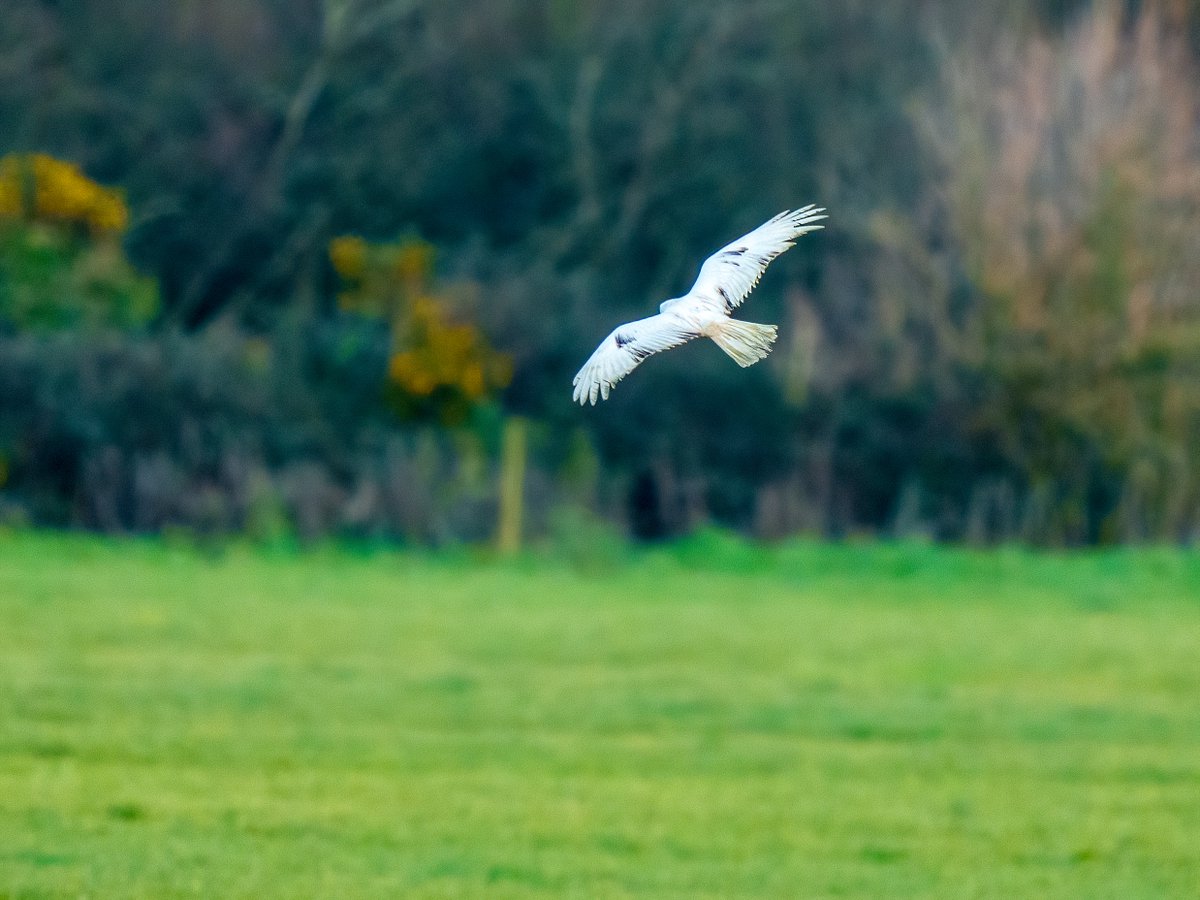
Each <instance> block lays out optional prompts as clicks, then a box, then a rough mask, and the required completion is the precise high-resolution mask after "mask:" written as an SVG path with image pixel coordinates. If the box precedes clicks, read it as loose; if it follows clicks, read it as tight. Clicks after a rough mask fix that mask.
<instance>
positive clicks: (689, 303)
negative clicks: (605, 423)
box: [574, 205, 826, 405]
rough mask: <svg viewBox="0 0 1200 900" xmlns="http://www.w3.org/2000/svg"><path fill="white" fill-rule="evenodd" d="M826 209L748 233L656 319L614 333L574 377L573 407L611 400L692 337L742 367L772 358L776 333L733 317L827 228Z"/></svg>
mask: <svg viewBox="0 0 1200 900" xmlns="http://www.w3.org/2000/svg"><path fill="white" fill-rule="evenodd" d="M824 212H825V210H824V209H818V208H817V207H815V206H811V205H810V206H806V207H804V208H803V209H798V210H796V211H795V212H781V213H780V214H779V215H777V216H776V217H775V218H773V219H771V220H770V221H769V222H764V223H763V224H762V225H759V226H758V227H757V228H755V229H754V230H753V231H751V232H750V233H749V234H747V235H745V236H743V237H740V238H738V239H737V240H736V241H734V242H733V243H731V244H728V245H727V246H725V247H722V248H721V249H720V250H718V251H717V252H716V253H714V254H713V255H712V256H710V257H709V258H708V259H706V260H705V261H704V265H702V266H701V267H700V274H699V276H697V278H696V283H695V284H693V285H692V289H691V290H690V291H688V292H687V293H686V294H684V295H683V296H682V297H677V298H676V299H674V300H667V301H665V302H664V303H663V304H661V305H660V306H659V308H658V315H656V316H650V317H649V318H646V319H638V320H637V321H636V322H627V323H626V324H624V325H620V326H618V327H617V328H616V329H614V330H613V332H612V334H610V335H609V336H608V337H606V338H605V339H604V340H603V341H602V342H601V344H600V346H599V347H597V348H596V352H595V353H593V354H592V355H591V357H590V358H589V359H588V361H587V362H586V363H584V364H583V368H582V369H580V370H579V374H578V375H576V376H575V381H574V384H575V394H574V397H575V400H576V401H578V402H579V403H580V404H581V405H582V404H585V403H589V402H590V403H591V404H592V405H595V403H596V399H597V398H603V399H605V400H607V399H608V394H609V391H611V390H612V388H613V385H615V384H616V383H617V382H618V381H620V380H621V379H622V378H624V377H625V376H626V375H628V374H629V373H630V372H632V371H633V370H634V369H636V368H637V367H638V365H639V364H640V363H641V361H642V360H644V359H645V358H646V357H647V356H650V355H652V354H654V353H659V352H660V351H663V350H669V349H671V348H672V347H678V346H679V345H680V344H684V343H687V342H688V341H690V340H692V339H693V338H698V337H710V338H712V339H713V340H714V341H715V342H716V344H717V346H718V347H720V348H721V349H722V350H724V351H725V352H726V353H728V354H729V355H730V356H732V357H733V359H734V361H735V362H736V363H737V364H738V365H739V366H751V365H754V363H756V362H758V361H759V360H760V359H762V358H763V357H765V356H766V355H767V354H768V353H770V352H771V345H772V344H774V343H775V326H774V325H759V324H757V323H754V322H740V321H738V320H736V319H732V318H730V313H731V312H733V310H735V309H736V308H737V307H738V306H739V305H740V304H741V302H742V301H743V300H745V299H746V296H747V295H748V294H749V293H750V292H751V291H752V290H754V286H755V285H756V284H758V279H760V278H761V277H762V274H763V272H764V271H766V268H767V265H768V264H770V262H771V260H773V259H774V258H775V257H777V256H778V255H779V254H780V253H782V252H783V251H784V250H787V249H788V247H791V246H792V245H793V243H792V242H793V241H794V240H795V239H796V238H798V237H799V236H800V235H802V234H806V233H808V232H810V231H816V230H817V229H818V228H824V227H825V226H823V225H814V224H813V223H814V222H817V221H819V220H820V219H824V218H826V216H824V215H822V213H824Z"/></svg>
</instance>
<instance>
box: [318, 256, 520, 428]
mask: <svg viewBox="0 0 1200 900" xmlns="http://www.w3.org/2000/svg"><path fill="white" fill-rule="evenodd" d="M433 256H434V252H433V247H431V246H430V245H429V244H427V243H425V242H423V241H417V240H408V241H401V242H399V243H395V244H371V243H368V242H367V241H366V240H364V239H363V238H361V237H357V236H353V235H347V236H343V237H338V238H335V239H334V240H332V241H331V242H330V245H329V261H330V263H331V264H332V266H333V268H334V271H336V272H337V274H338V275H339V277H340V278H341V280H342V284H343V290H342V291H341V292H340V293H339V294H338V306H339V308H341V309H342V310H343V311H346V312H352V313H356V314H358V315H365V316H370V317H374V318H381V319H384V320H386V321H387V322H388V323H389V325H390V327H391V332H392V355H391V357H390V359H389V362H388V381H389V386H390V392H389V393H390V395H391V399H392V401H393V405H394V406H395V407H396V409H397V411H398V412H399V413H400V414H401V415H403V416H405V417H407V418H428V417H433V418H437V419H441V420H442V421H444V422H454V421H461V420H462V419H463V418H465V416H466V414H467V413H468V412H469V410H470V409H471V408H472V407H474V406H476V405H478V404H480V403H482V402H484V401H485V400H487V399H488V398H489V397H491V396H493V395H494V394H495V393H496V392H498V391H499V390H501V389H503V388H504V387H506V386H507V385H508V383H509V381H510V380H511V379H512V362H511V360H510V358H509V357H508V356H507V355H506V354H503V353H500V352H498V351H497V350H495V349H494V348H492V347H491V346H490V345H489V344H488V342H487V340H486V338H485V337H484V335H483V333H482V332H481V331H480V330H479V329H478V328H477V327H476V326H475V325H473V324H470V323H467V322H461V321H456V320H455V319H454V318H453V317H452V316H451V315H450V312H449V309H448V307H449V304H448V302H447V301H446V298H444V297H441V296H438V295H437V294H436V293H435V291H434V285H433Z"/></svg>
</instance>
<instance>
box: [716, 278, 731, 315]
mask: <svg viewBox="0 0 1200 900" xmlns="http://www.w3.org/2000/svg"><path fill="white" fill-rule="evenodd" d="M717 293H718V294H720V295H721V299H722V300H724V301H725V311H726V312H732V311H733V301H731V300H730V299H729V294H728V293H727V292H726V291H725V288H723V287H720V286H719V285H718V286H717Z"/></svg>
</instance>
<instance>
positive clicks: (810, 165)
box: [0, 0, 1200, 544]
mask: <svg viewBox="0 0 1200 900" xmlns="http://www.w3.org/2000/svg"><path fill="white" fill-rule="evenodd" d="M1198 48H1200V4H1198V3H1196V2H1194V0H1157V2H1155V0H1141V2H1135V0H1129V2H1116V0H1109V2H1104V0H1093V2H1086V0H1055V2H1034V0H980V2H977V3H973V4H946V3H938V2H933V0H924V2H921V0H917V2H911V3H906V2H899V0H895V2H860V0H850V2H846V3H841V4H829V3H822V2H817V0H794V2H782V0H745V2H737V3H733V2H729V3H712V4H696V3H691V2H687V0H635V2H630V3H625V4H577V3H572V2H566V0H541V2H533V0H489V2H482V0H479V2H464V3H435V2H432V0H302V2H292V0H287V2H285V0H203V2H201V0H181V2H177V3H173V4H159V3H152V2H149V0H106V2H86V3H80V2H48V0H9V2H8V3H7V4H6V10H5V14H4V15H3V16H2V17H0V155H3V154H8V155H7V156H4V160H3V162H0V519H9V520H16V521H21V520H29V521H34V522H39V523H51V524H81V525H85V526H88V527H96V528H102V529H106V530H160V529H164V528H170V527H175V526H184V527H187V528H191V529H198V530H202V531H213V532H223V531H231V530H237V531H249V532H251V533H255V534H258V535H261V536H264V537H269V536H271V535H277V534H279V533H285V532H288V533H290V532H293V531H294V532H298V533H299V534H301V535H302V536H305V537H316V536H319V535H322V534H329V533H336V534H351V535H360V536H364V537H385V538H392V539H394V538H401V539H407V540H413V541H421V542H442V541H451V540H462V539H467V540H476V539H483V538H486V537H488V536H489V535H490V534H491V533H492V530H493V529H494V527H495V520H496V515H497V510H496V506H497V502H498V499H497V487H496V485H497V480H498V479H497V467H498V465H499V463H498V457H499V454H500V449H499V448H500V447H501V446H503V445H504V441H503V440H502V438H501V430H502V423H503V421H504V420H505V419H506V417H510V416H520V417H522V419H523V420H528V421H529V423H530V427H529V430H528V439H529V468H528V471H527V472H526V473H525V477H524V493H525V496H526V509H527V511H528V517H529V518H528V522H527V529H528V530H529V531H530V532H533V533H545V532H547V531H549V532H554V531H555V530H556V529H557V530H559V531H564V530H565V531H571V532H578V531H579V530H580V528H581V527H582V526H581V523H584V522H586V521H588V520H589V519H600V520H606V521H610V522H613V523H616V524H618V525H619V526H620V527H622V528H625V529H627V530H629V531H631V532H632V533H634V534H635V535H637V536H640V537H645V538H652V537H657V536H664V535H670V534H676V533H680V532H683V531H686V530H688V529H690V528H692V527H694V526H696V525H698V524H700V523H703V522H708V521H716V522H719V523H721V524H724V525H727V526H731V527H736V528H739V529H742V530H745V531H747V532H752V533H755V534H758V535H761V536H764V537H773V536H779V535H784V534H790V533H794V532H798V531H806V532H811V533H820V534H831V535H841V534H848V533H855V532H859V531H872V532H881V533H887V534H902V535H912V534H923V535H929V536H932V537H936V538H945V539H968V540H973V541H981V542H986V541H993V540H1005V539H1014V538H1016V539H1022V540H1027V541H1033V542H1037V543H1045V544H1079V543H1090V542H1108V541H1122V540H1149V539H1169V540H1188V539H1191V538H1192V537H1193V536H1194V535H1195V534H1196V533H1197V529H1198V528H1200V450H1198V449H1197V447H1200V441H1198V440H1197V438H1200V227H1197V226H1200V80H1198V79H1197V51H1198ZM84 173H86V175H85V174H84ZM807 202H817V203H820V204H821V205H824V206H827V207H828V208H829V209H830V212H831V219H830V222H829V227H828V228H827V230H825V231H823V232H821V233H819V234H818V235H816V236H812V237H808V238H805V239H804V240H803V242H802V243H801V245H800V246H799V247H798V248H797V250H795V251H794V252H792V253H790V254H787V255H785V256H784V257H782V258H781V259H780V260H779V261H777V262H776V263H775V264H774V265H773V266H772V268H771V272H770V274H769V276H768V277H767V278H766V280H765V281H764V283H763V284H762V285H761V286H760V288H759V289H758V290H757V291H756V293H755V295H754V297H753V298H752V301H751V303H752V304H753V308H754V312H753V315H752V316H750V318H753V319H755V320H757V321H777V322H780V324H781V326H782V327H781V336H782V339H781V342H780V345H779V346H778V348H777V349H776V351H775V353H774V354H773V355H772V356H771V357H770V358H769V359H768V360H767V361H766V362H765V363H763V364H761V365H759V366H756V367H754V368H752V369H749V370H745V371H742V370H740V369H737V368H736V367H733V366H730V365H729V364H728V360H726V359H724V358H722V357H721V354H720V353H719V352H718V351H716V350H715V349H714V348H712V347H708V346H703V345H701V344H697V345H689V346H687V347H684V348H681V349H680V350H676V351H673V352H672V353H671V354H667V355H665V356H662V357H657V358H655V359H653V360H651V361H650V362H648V363H647V364H646V367H645V371H644V372H639V377H637V378H632V379H630V380H629V381H628V382H627V383H623V384H622V385H621V387H620V389H619V390H618V391H617V392H615V393H614V395H613V397H612V399H610V400H609V401H608V402H607V403H606V404H604V405H602V406H600V407H597V408H596V409H594V410H593V409H587V410H584V411H582V412H581V411H580V410H579V409H578V408H577V407H574V406H572V404H571V402H570V393H571V392H570V381H571V376H572V375H573V373H574V371H575V370H576V368H577V367H578V365H579V364H580V363H581V362H582V360H583V359H585V358H586V356H587V354H588V353H590V351H591V350H592V349H593V348H594V346H595V344H596V343H597V342H598V341H599V340H600V339H601V338H602V337H603V336H604V335H605V334H607V332H608V330H609V329H611V327H612V326H613V324H615V323H617V322H619V321H624V320H626V319H629V318H634V317H637V316H640V315H644V314H645V313H646V311H648V310H650V309H651V307H652V306H653V305H655V304H657V303H658V302H660V301H661V300H662V299H665V298H666V297H669V296H676V295H678V294H679V293H681V292H682V291H683V290H685V289H686V288H687V287H688V285H689V284H690V283H691V280H692V279H693V278H694V275H695V271H696V269H697V267H698V265H699V263H700V261H701V260H702V259H703V258H704V257H705V256H706V255H707V254H708V253H710V252H712V251H713V250H714V249H716V248H717V247H719V246H721V245H722V244H723V243H725V242H726V241H728V240H729V239H731V238H732V237H735V236H736V235H738V234H740V233H742V232H744V231H746V230H749V229H750V228H751V227H753V226H755V225H757V224H759V223H760V222H761V221H763V220H764V219H766V218H767V217H768V216H770V215H772V214H774V213H775V212H778V211H779V210H780V209H783V208H785V207H794V206H797V205H801V204H803V203H807ZM56 204H57V205H56ZM522 433H524V432H522Z"/></svg>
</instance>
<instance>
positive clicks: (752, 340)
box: [709, 319, 776, 368]
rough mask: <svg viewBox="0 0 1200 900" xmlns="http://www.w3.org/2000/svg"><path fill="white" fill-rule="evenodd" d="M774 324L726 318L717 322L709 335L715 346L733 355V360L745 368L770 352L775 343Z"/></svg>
mask: <svg viewBox="0 0 1200 900" xmlns="http://www.w3.org/2000/svg"><path fill="white" fill-rule="evenodd" d="M775 335H776V329H775V326H774V325H759V324H758V323H757V322H742V321H740V320H738V319H726V320H724V321H723V322H721V323H719V324H718V325H717V327H716V329H715V330H714V331H713V332H712V334H711V335H709V337H711V338H712V339H713V340H714V341H716V342H717V346H718V347H720V348H721V349H722V350H724V351H725V352H726V353H728V354H729V355H730V356H732V357H733V361H734V362H736V363H737V364H738V365H739V366H741V367H743V368H745V367H746V366H752V365H754V364H755V363H756V362H758V361H759V360H760V359H763V358H764V357H766V355H767V354H768V353H770V352H771V345H772V344H774V343H775Z"/></svg>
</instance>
